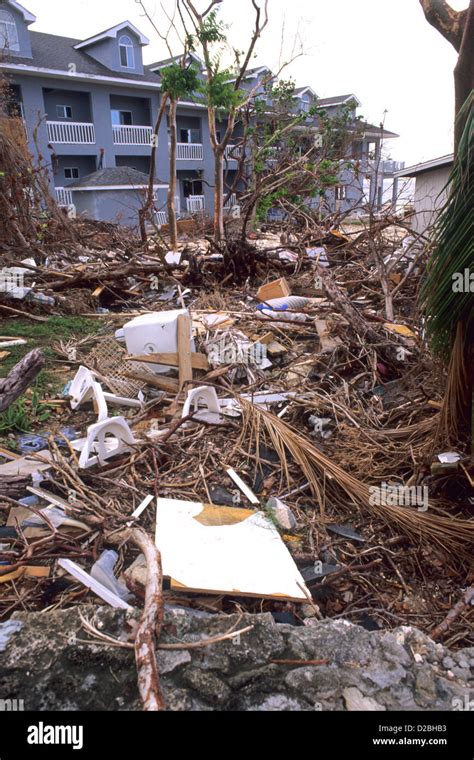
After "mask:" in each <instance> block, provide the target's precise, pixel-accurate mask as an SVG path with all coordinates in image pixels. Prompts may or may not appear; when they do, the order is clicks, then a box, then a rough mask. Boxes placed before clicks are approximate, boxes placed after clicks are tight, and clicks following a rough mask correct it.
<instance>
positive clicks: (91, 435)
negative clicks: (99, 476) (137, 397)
mask: <svg viewBox="0 0 474 760" xmlns="http://www.w3.org/2000/svg"><path fill="white" fill-rule="evenodd" d="M107 436H110V437H111V438H109V439H108V440H107V442H106V438H107ZM134 443H136V441H135V438H134V437H133V434H132V431H131V430H130V428H129V426H128V423H127V421H126V420H125V419H124V418H123V417H113V418H112V419H107V420H102V421H101V422H96V423H95V424H94V425H90V426H89V427H88V428H87V438H86V439H85V441H83V444H82V451H81V456H80V457H79V467H80V468H81V469H85V468H88V467H93V466H94V465H95V464H97V463H100V464H104V462H105V461H106V460H107V459H110V458H111V457H113V456H116V455H117V454H122V453H124V452H127V451H131V450H132V449H131V444H132V445H133V444H134Z"/></svg>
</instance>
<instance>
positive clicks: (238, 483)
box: [226, 467, 260, 504]
mask: <svg viewBox="0 0 474 760" xmlns="http://www.w3.org/2000/svg"><path fill="white" fill-rule="evenodd" d="M226 473H227V474H228V475H229V476H230V477H231V478H232V480H233V481H234V483H235V485H236V486H238V488H240V490H241V491H242V493H243V494H244V495H245V496H246V497H247V499H248V500H249V501H250V503H251V504H260V501H259V499H257V497H256V496H255V494H254V492H253V491H251V490H250V488H249V487H248V486H247V485H246V484H245V483H244V481H243V480H242V478H240V477H239V476H238V475H237V473H236V471H235V470H233V469H232V467H229V468H228V469H227V470H226Z"/></svg>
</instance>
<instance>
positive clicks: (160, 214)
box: [155, 211, 168, 227]
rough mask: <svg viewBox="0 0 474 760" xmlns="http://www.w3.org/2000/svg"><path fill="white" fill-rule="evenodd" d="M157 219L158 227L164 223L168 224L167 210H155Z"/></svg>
mask: <svg viewBox="0 0 474 760" xmlns="http://www.w3.org/2000/svg"><path fill="white" fill-rule="evenodd" d="M155 221H156V223H157V225H158V227H161V226H162V225H163V224H168V214H167V213H166V211H155Z"/></svg>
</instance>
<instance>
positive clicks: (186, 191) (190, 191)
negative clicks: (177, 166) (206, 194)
mask: <svg viewBox="0 0 474 760" xmlns="http://www.w3.org/2000/svg"><path fill="white" fill-rule="evenodd" d="M183 195H184V197H185V198H189V196H190V195H203V191H202V180H200V179H184V180H183Z"/></svg>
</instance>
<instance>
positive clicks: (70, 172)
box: [64, 166, 79, 179]
mask: <svg viewBox="0 0 474 760" xmlns="http://www.w3.org/2000/svg"><path fill="white" fill-rule="evenodd" d="M64 179H79V169H78V168H77V166H67V167H66V168H65V169H64Z"/></svg>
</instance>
